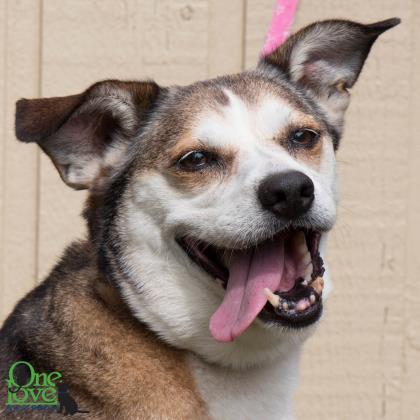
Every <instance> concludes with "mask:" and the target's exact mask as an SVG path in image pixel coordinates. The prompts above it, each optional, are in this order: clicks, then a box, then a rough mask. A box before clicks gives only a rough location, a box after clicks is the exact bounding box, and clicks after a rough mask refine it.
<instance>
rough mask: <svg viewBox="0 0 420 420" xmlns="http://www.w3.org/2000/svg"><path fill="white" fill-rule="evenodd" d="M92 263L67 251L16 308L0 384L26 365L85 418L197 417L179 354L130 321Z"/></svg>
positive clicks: (1, 355)
mask: <svg viewBox="0 0 420 420" xmlns="http://www.w3.org/2000/svg"><path fill="white" fill-rule="evenodd" d="M95 258H96V256H95V253H94V251H93V249H92V246H91V245H90V244H89V243H88V242H78V243H75V244H73V245H72V246H70V247H69V248H68V249H67V250H66V252H65V254H64V256H63V258H62V259H61V261H60V262H59V263H58V264H57V265H56V267H55V268H54V270H53V271H52V272H51V274H50V276H49V277H48V278H47V279H46V280H45V281H44V282H43V283H41V284H40V285H39V286H38V287H36V288H35V289H34V290H33V291H31V292H30V293H29V294H28V295H27V296H26V297H25V298H23V299H22V300H21V301H20V302H19V303H18V304H17V305H16V307H15V309H14V311H13V312H12V314H11V315H10V316H9V317H8V318H7V320H6V321H5V323H4V325H3V327H2V329H1V330H0V374H1V378H2V379H4V378H5V377H6V375H7V372H8V369H9V367H10V365H11V364H12V363H13V362H15V361H17V360H25V361H28V362H30V363H31V364H32V365H33V366H34V368H35V370H36V371H37V372H49V371H53V370H57V371H60V372H61V373H62V375H63V379H64V381H65V382H66V383H68V384H69V387H70V390H71V395H72V396H73V397H74V398H75V400H76V401H77V403H78V406H79V407H80V409H82V410H89V411H90V418H110V417H111V414H110V413H111V412H113V413H119V418H149V417H150V416H152V415H158V416H163V417H165V416H167V417H168V418H169V417H171V418H204V417H205V415H206V414H205V413H206V408H205V405H204V403H203V402H202V400H201V397H200V396H199V393H198V391H197V390H196V388H195V384H194V380H193V377H192V374H191V372H190V370H189V368H188V364H187V363H186V361H185V354H184V352H182V351H180V350H176V349H174V348H172V347H170V346H168V345H166V344H165V343H163V342H162V341H161V340H159V339H158V338H157V337H155V335H154V334H152V333H151V332H150V331H149V330H148V328H147V327H146V326H145V325H143V324H141V323H140V322H139V321H137V320H135V319H134V318H133V317H132V316H131V314H130V312H129V310H128V309H127V306H126V305H125V303H124V302H123V301H122V300H121V298H120V296H119V293H118V291H117V290H116V289H115V287H114V286H113V285H112V284H110V283H109V282H108V281H107V280H106V279H105V278H103V277H102V276H101V274H100V273H99V272H98V270H97V269H96V266H97V265H96V260H95ZM2 382H3V381H2ZM3 383H4V382H3ZM2 388H4V389H5V387H2ZM4 389H3V390H4ZM2 409H3V407H2ZM36 416H37V414H36V413H35V412H34V413H33V418H36Z"/></svg>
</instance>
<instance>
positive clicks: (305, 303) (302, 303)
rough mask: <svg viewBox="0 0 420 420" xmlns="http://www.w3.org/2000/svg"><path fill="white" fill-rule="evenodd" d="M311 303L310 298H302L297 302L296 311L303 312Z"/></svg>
mask: <svg viewBox="0 0 420 420" xmlns="http://www.w3.org/2000/svg"><path fill="white" fill-rule="evenodd" d="M309 306H310V303H309V300H308V299H301V300H300V301H299V302H298V303H297V304H296V311H298V312H302V311H304V310H305V309H307V308H309Z"/></svg>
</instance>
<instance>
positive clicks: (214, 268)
mask: <svg viewBox="0 0 420 420" xmlns="http://www.w3.org/2000/svg"><path fill="white" fill-rule="evenodd" d="M294 231H303V232H304V234H305V239H306V242H307V247H308V251H309V253H310V255H311V259H312V265H313V271H312V274H311V278H310V281H309V282H307V284H304V283H303V279H302V278H297V279H296V280H295V285H294V286H293V287H292V288H291V290H290V291H288V292H275V293H276V294H277V295H278V296H279V297H280V304H279V305H278V307H273V305H272V304H270V303H269V302H267V304H266V305H265V306H264V307H263V309H262V311H261V312H260V314H259V315H258V317H259V318H260V319H261V320H262V321H264V322H267V323H270V324H279V325H282V326H286V327H289V328H303V327H306V326H308V325H310V324H312V323H314V322H316V321H317V320H318V319H319V318H320V316H321V314H322V307H323V305H322V289H321V292H319V290H318V291H315V290H314V288H313V287H312V286H313V284H314V281H315V280H316V279H321V280H322V276H323V274H324V271H325V269H324V263H323V260H322V258H321V256H320V253H319V244H320V239H321V236H322V233H323V232H322V231H315V230H308V229H295V230H292V231H290V230H288V231H282V232H279V233H278V234H277V235H287V234H291V232H292V233H293V232H294ZM277 235H276V236H277ZM270 239H272V238H270ZM267 240H268V239H267ZM176 241H177V242H178V244H179V245H180V247H181V248H182V249H183V250H184V252H185V253H186V254H187V255H188V256H189V258H190V259H191V260H192V261H193V262H194V263H196V264H197V265H198V266H199V267H201V268H202V269H203V270H204V271H205V272H207V273H208V274H209V275H210V276H211V277H212V278H214V279H219V280H220V281H221V285H222V286H223V288H224V289H226V287H227V282H228V279H229V269H228V268H227V267H226V266H225V265H224V263H223V262H222V259H221V257H220V255H221V253H222V252H223V251H226V250H228V251H229V250H230V251H235V250H232V249H230V248H226V249H223V248H220V247H215V246H214V245H210V244H207V243H205V242H204V241H201V240H198V239H196V238H194V237H193V236H190V235H183V236H179V237H177V238H176ZM259 243H261V242H259ZM256 246H258V243H257V244H254V245H252V247H249V248H254V247H256ZM243 249H244V248H238V249H236V250H243ZM311 295H313V296H311ZM299 297H302V298H305V299H309V298H312V300H314V302H312V303H311V305H310V306H309V307H307V308H306V309H304V310H303V311H300V312H297V311H296V310H294V309H293V307H292V305H293V303H294V302H295V303H296V301H297V299H298V298H299ZM285 302H289V309H287V310H286V309H284V307H283V306H282V305H284V303H285Z"/></svg>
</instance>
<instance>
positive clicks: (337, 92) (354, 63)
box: [260, 18, 400, 132]
mask: <svg viewBox="0 0 420 420" xmlns="http://www.w3.org/2000/svg"><path fill="white" fill-rule="evenodd" d="M399 23H400V19H398V18H393V19H388V20H384V21H382V22H377V23H373V24H371V25H362V24H359V23H355V22H350V21H346V20H327V21H322V22H317V23H314V24H312V25H309V26H307V27H306V28H304V29H302V30H301V31H299V32H297V33H296V34H294V35H292V36H291V37H290V38H289V39H288V40H287V41H286V42H285V43H284V44H283V45H281V46H280V47H279V48H277V49H276V50H275V51H274V52H272V53H271V54H269V55H267V56H266V57H263V58H262V60H261V62H260V65H264V64H268V65H271V66H275V67H276V68H278V69H280V70H281V71H282V72H283V73H285V74H286V76H287V77H288V79H289V80H290V81H292V82H294V83H296V84H297V85H298V86H299V87H301V88H303V89H305V90H306V91H307V92H308V93H309V94H310V95H311V96H312V97H313V98H314V99H315V101H316V102H317V103H318V104H319V105H321V107H322V108H323V109H324V111H325V112H326V116H327V118H328V119H329V121H330V123H331V124H332V125H333V126H335V128H336V129H337V130H338V132H340V131H341V128H342V123H343V117H344V111H345V110H346V108H347V107H348V104H349V97H350V95H349V89H350V88H351V87H352V86H353V85H354V83H355V82H356V80H357V78H358V76H359V73H360V71H361V70H362V67H363V63H364V61H365V60H366V57H367V56H368V54H369V51H370V48H371V47H372V44H373V43H374V42H375V40H376V38H377V37H378V36H379V35H380V34H382V33H383V32H385V31H386V30H388V29H390V28H392V27H394V26H395V25H398V24H399Z"/></svg>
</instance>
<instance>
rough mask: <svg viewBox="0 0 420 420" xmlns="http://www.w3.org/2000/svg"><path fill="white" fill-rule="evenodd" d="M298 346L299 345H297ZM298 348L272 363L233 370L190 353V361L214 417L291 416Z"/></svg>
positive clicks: (288, 419)
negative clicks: (209, 362) (207, 361)
mask: <svg viewBox="0 0 420 420" xmlns="http://www.w3.org/2000/svg"><path fill="white" fill-rule="evenodd" d="M299 347H300V346H299ZM299 357H300V348H297V349H296V351H294V352H291V353H289V354H288V355H286V356H285V357H284V356H283V357H281V358H279V360H277V361H275V362H274V363H271V364H266V365H263V366H261V367H254V368H249V369H241V370H233V369H229V368H223V367H220V366H216V365H211V364H208V363H206V362H204V361H203V360H201V359H199V358H198V357H197V356H194V355H191V356H190V357H189V363H190V366H191V368H192V372H193V375H194V378H195V381H196V384H197V387H198V389H199V392H200V394H201V396H202V398H203V399H204V401H205V402H206V404H207V406H208V410H209V414H210V417H211V418H213V419H215V420H230V419H232V420H237V419H241V420H247V419H250V420H251V419H252V420H255V419H264V420H270V419H276V420H292V419H294V415H293V408H292V406H293V404H292V400H293V395H294V392H295V390H296V386H297V376H298V362H299Z"/></svg>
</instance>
